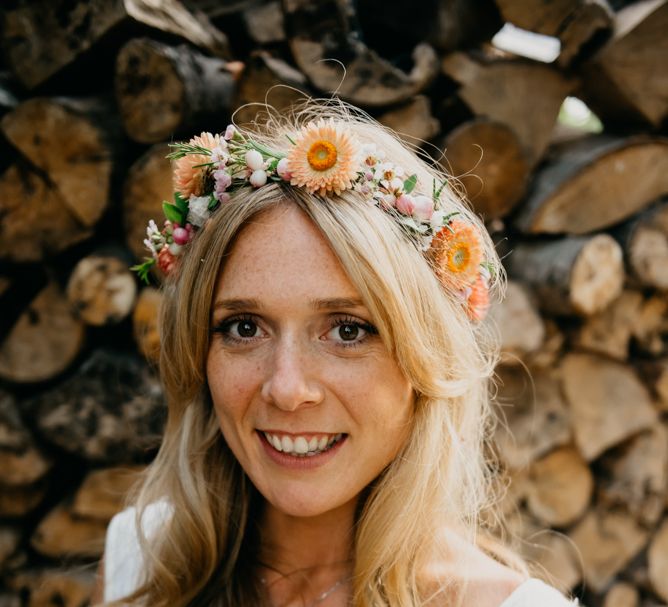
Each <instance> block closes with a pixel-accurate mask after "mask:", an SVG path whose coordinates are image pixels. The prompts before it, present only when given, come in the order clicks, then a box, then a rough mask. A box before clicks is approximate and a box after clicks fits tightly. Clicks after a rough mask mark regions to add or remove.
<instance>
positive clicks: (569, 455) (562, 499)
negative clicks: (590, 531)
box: [527, 447, 594, 527]
mask: <svg viewBox="0 0 668 607" xmlns="http://www.w3.org/2000/svg"><path fill="white" fill-rule="evenodd" d="M527 485H528V492H527V506H528V508H529V510H530V512H531V513H532V514H533V515H534V516H535V517H536V518H537V519H538V520H539V521H540V522H542V523H544V524H545V525H547V526H550V527H563V526H565V525H569V524H571V523H573V522H575V521H576V520H577V519H578V518H579V517H580V516H581V515H582V514H583V513H584V511H585V510H586V509H587V506H588V505H589V502H590V500H591V496H592V492H593V489H594V477H593V475H592V473H591V471H590V470H589V466H588V465H587V463H586V462H585V461H584V460H583V459H582V457H581V456H580V454H579V453H578V452H577V450H575V449H573V448H572V447H562V448H560V449H556V450H555V451H552V452H551V453H549V454H548V455H546V456H545V457H543V458H542V459H540V460H537V461H535V462H533V463H532V464H531V466H530V467H529V479H528V482H527Z"/></svg>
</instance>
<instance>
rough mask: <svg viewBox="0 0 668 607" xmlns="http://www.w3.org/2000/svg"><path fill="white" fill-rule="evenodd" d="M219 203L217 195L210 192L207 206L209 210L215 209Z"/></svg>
mask: <svg viewBox="0 0 668 607" xmlns="http://www.w3.org/2000/svg"><path fill="white" fill-rule="evenodd" d="M217 205H218V201H217V200H216V197H215V196H214V195H213V194H210V195H209V204H208V205H206V208H207V209H208V210H209V211H213V210H214V209H215V208H216V206H217Z"/></svg>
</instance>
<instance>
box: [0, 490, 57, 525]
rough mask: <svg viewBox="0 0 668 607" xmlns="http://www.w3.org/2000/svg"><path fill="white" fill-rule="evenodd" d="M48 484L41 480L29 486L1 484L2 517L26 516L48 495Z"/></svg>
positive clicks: (0, 511) (0, 514)
mask: <svg viewBox="0 0 668 607" xmlns="http://www.w3.org/2000/svg"><path fill="white" fill-rule="evenodd" d="M47 489H48V485H47V483H46V482H45V481H39V482H38V483H37V484H36V485H30V486H28V487H3V486H1V485H0V517H3V518H20V517H24V516H26V515H27V514H29V513H30V512H32V511H33V510H35V508H37V506H39V505H40V504H41V503H42V501H43V500H44V497H45V495H46V492H47Z"/></svg>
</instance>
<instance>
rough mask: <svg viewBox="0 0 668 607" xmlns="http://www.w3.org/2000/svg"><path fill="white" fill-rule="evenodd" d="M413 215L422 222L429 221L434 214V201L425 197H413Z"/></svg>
mask: <svg viewBox="0 0 668 607" xmlns="http://www.w3.org/2000/svg"><path fill="white" fill-rule="evenodd" d="M413 202H414V203H415V208H414V209H413V214H414V215H415V217H417V218H418V219H420V220H422V221H429V220H430V219H431V216H432V215H433V214H434V201H433V200H432V199H431V198H429V197H427V196H422V195H420V196H415V198H414V199H413Z"/></svg>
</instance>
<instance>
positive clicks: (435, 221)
mask: <svg viewBox="0 0 668 607" xmlns="http://www.w3.org/2000/svg"><path fill="white" fill-rule="evenodd" d="M446 215H447V213H446V212H445V211H434V212H433V213H432V215H431V219H430V220H429V223H430V224H431V228H432V230H434V232H437V231H438V230H440V229H441V228H442V227H443V218H444V217H445V216H446Z"/></svg>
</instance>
